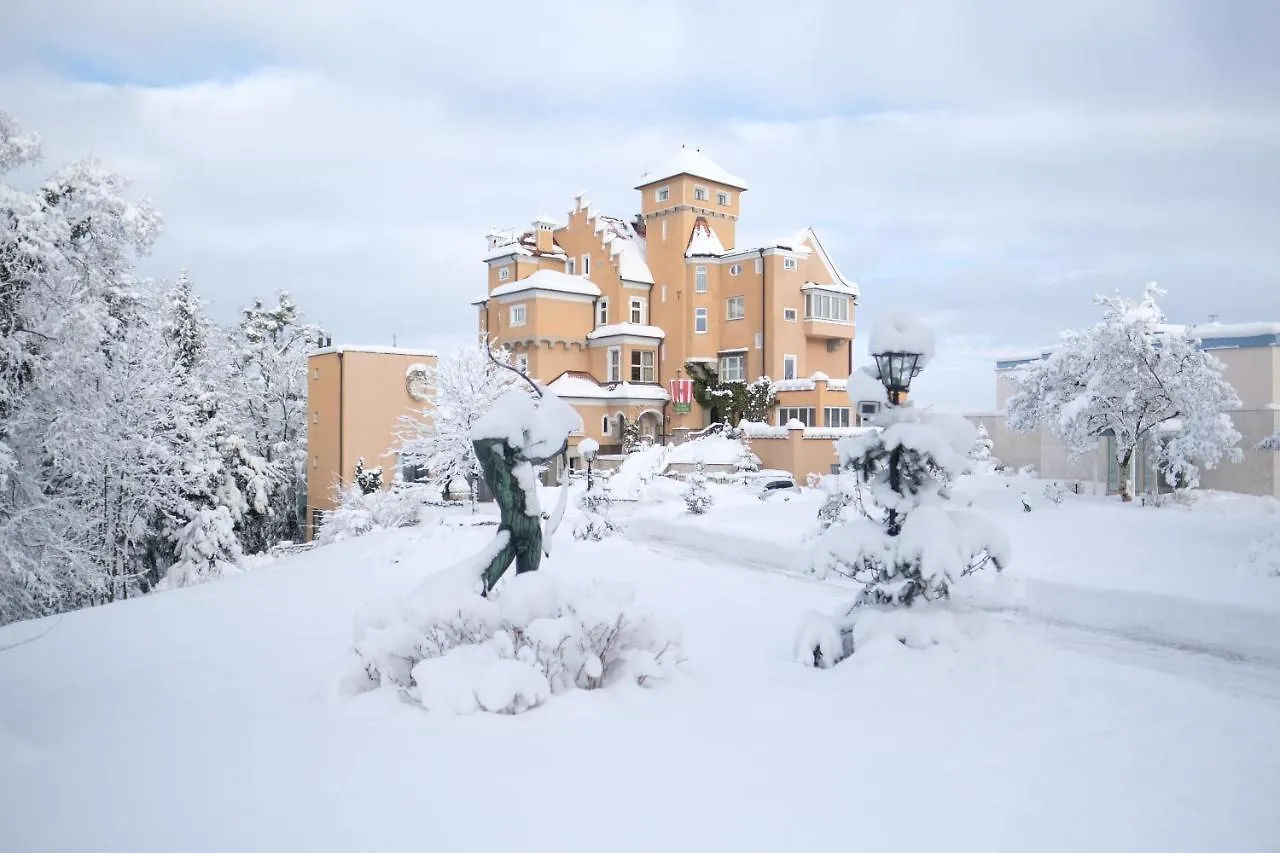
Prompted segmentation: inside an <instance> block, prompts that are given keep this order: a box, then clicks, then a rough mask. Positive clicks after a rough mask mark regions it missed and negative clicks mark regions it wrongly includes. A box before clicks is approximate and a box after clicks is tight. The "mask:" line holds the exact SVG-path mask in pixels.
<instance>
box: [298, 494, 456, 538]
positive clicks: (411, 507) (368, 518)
mask: <svg viewBox="0 0 1280 853" xmlns="http://www.w3.org/2000/svg"><path fill="white" fill-rule="evenodd" d="M431 497H432V492H431V490H430V489H428V488H426V487H423V486H403V487H401V488H398V489H391V490H390V491H384V490H382V489H378V490H377V491H374V492H365V491H363V490H362V489H361V487H360V486H348V487H347V488H345V489H343V490H342V492H341V495H340V501H339V503H338V506H337V508H335V509H334V510H333V511H332V512H329V513H327V514H326V515H325V517H324V523H323V524H321V526H320V532H319V533H318V534H317V535H316V544H317V545H328V544H330V543H333V542H341V541H342V540H344V539H353V538H355V537H357V536H364V535H365V534H366V533H372V532H373V531H375V530H388V529H391V528H395V527H412V526H414V525H416V524H421V523H422V520H423V517H424V515H425V513H426V512H427V508H428V506H429V505H430V504H431Z"/></svg>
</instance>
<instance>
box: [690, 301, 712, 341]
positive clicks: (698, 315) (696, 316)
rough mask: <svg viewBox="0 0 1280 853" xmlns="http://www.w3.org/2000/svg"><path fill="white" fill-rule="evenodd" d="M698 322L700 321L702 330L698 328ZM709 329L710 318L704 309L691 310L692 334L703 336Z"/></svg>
mask: <svg viewBox="0 0 1280 853" xmlns="http://www.w3.org/2000/svg"><path fill="white" fill-rule="evenodd" d="M698 320H702V328H701V329H699V328H698ZM710 328H711V317H710V315H709V313H708V312H707V309H706V308H705V307H698V308H694V309H693V333H694V334H695V335H705V334H706V333H707V332H708V330H710Z"/></svg>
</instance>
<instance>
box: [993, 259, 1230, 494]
mask: <svg viewBox="0 0 1280 853" xmlns="http://www.w3.org/2000/svg"><path fill="white" fill-rule="evenodd" d="M1162 293H1163V291H1162V290H1160V289H1159V288H1158V287H1156V285H1155V284H1149V285H1147V289H1146V292H1145V294H1144V295H1143V297H1142V299H1141V300H1140V301H1138V302H1131V301H1129V300H1127V299H1124V298H1122V297H1119V296H1116V297H1103V296H1099V297H1096V298H1095V300H1094V301H1095V302H1097V303H1098V304H1099V305H1101V306H1102V307H1103V316H1102V321H1101V322H1099V323H1097V324H1096V325H1094V326H1091V327H1090V328H1088V329H1084V330H1082V331H1068V332H1064V333H1063V335H1062V343H1061V345H1060V346H1059V347H1058V349H1057V350H1056V351H1055V352H1053V353H1051V354H1050V355H1049V356H1048V357H1047V358H1044V359H1042V360H1040V361H1037V362H1033V363H1032V364H1029V365H1026V366H1025V367H1022V368H1020V369H1019V370H1017V371H1015V372H1014V374H1013V376H1012V377H1011V379H1012V382H1013V384H1014V387H1015V388H1016V393H1015V394H1014V395H1013V396H1012V397H1010V398H1009V401H1008V403H1007V412H1008V424H1009V427H1010V428H1011V429H1014V430H1017V431H1019V432H1031V431H1032V430H1035V429H1039V428H1040V427H1041V426H1045V427H1047V428H1048V429H1049V431H1050V432H1052V433H1053V434H1054V435H1055V436H1057V437H1058V438H1059V439H1060V440H1061V441H1062V442H1063V444H1064V445H1066V447H1067V449H1068V451H1070V452H1072V453H1074V454H1077V455H1078V454H1081V453H1085V452H1088V451H1090V450H1092V449H1093V448H1095V447H1096V446H1097V445H1098V442H1099V441H1101V440H1102V438H1103V437H1104V436H1113V437H1114V441H1115V455H1116V461H1117V462H1118V463H1119V466H1120V496H1121V498H1122V499H1123V500H1126V501H1130V500H1133V460H1134V455H1135V454H1136V453H1138V452H1139V451H1140V449H1141V448H1143V447H1144V446H1145V448H1146V452H1147V453H1148V454H1149V456H1150V458H1151V461H1152V462H1153V463H1155V465H1156V468H1157V469H1158V470H1159V471H1160V472H1161V473H1162V474H1163V475H1164V476H1165V478H1166V480H1167V481H1168V482H1170V483H1173V484H1178V485H1185V486H1188V487H1194V486H1196V485H1197V484H1198V483H1199V474H1200V468H1201V467H1202V466H1203V467H1205V468H1213V467H1215V466H1216V465H1217V464H1218V462H1219V461H1221V460H1222V459H1223V458H1224V457H1225V458H1227V459H1231V460H1233V461H1238V460H1239V459H1240V458H1241V456H1242V454H1241V452H1240V450H1239V449H1238V448H1237V447H1236V444H1237V443H1238V442H1239V441H1240V433H1239V432H1237V431H1236V428H1235V425H1234V424H1233V423H1232V421H1231V416H1230V415H1229V414H1227V413H1228V412H1229V411H1231V410H1232V409H1237V408H1239V407H1240V398H1239V397H1237V396H1236V392H1235V390H1234V389H1233V388H1232V387H1231V385H1230V383H1228V382H1227V381H1226V379H1224V378H1223V376H1222V373H1223V365H1222V362H1220V361H1218V359H1216V358H1214V357H1213V356H1212V355H1210V354H1209V353H1207V352H1204V351H1203V350H1200V349H1198V348H1197V346H1196V344H1197V341H1196V339H1195V337H1194V336H1193V335H1192V334H1191V332H1190V331H1188V330H1187V329H1186V328H1185V327H1180V326H1171V325H1169V324H1168V323H1167V322H1166V320H1165V316H1164V313H1163V312H1162V311H1161V310H1160V306H1159V305H1158V304H1157V303H1156V297H1157V296H1158V295H1160V294H1162Z"/></svg>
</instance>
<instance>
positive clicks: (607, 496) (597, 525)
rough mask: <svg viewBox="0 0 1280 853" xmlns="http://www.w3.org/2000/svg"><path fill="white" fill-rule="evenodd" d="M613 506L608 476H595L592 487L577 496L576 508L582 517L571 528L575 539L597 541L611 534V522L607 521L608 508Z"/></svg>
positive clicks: (612, 528)
mask: <svg viewBox="0 0 1280 853" xmlns="http://www.w3.org/2000/svg"><path fill="white" fill-rule="evenodd" d="M612 507H613V496H612V490H611V489H610V488H609V478H608V477H599V476H597V477H595V478H594V481H593V483H592V487H591V488H590V489H587V490H586V491H585V492H583V493H582V497H580V498H578V509H579V510H581V511H582V518H581V519H580V520H579V521H578V524H577V525H576V526H575V527H574V528H573V537H574V538H575V539H587V540H590V541H592V542H599V541H600V540H601V539H604V538H605V537H606V536H611V535H613V532H614V527H613V523H612V522H611V521H609V510H610V509H611V508H612Z"/></svg>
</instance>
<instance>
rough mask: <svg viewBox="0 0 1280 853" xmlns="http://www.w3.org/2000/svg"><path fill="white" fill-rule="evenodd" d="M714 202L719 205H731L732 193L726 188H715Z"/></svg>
mask: <svg viewBox="0 0 1280 853" xmlns="http://www.w3.org/2000/svg"><path fill="white" fill-rule="evenodd" d="M716 204H718V205H720V206H721V207H731V206H732V205H733V195H732V194H731V193H729V192H727V191H726V190H716Z"/></svg>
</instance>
